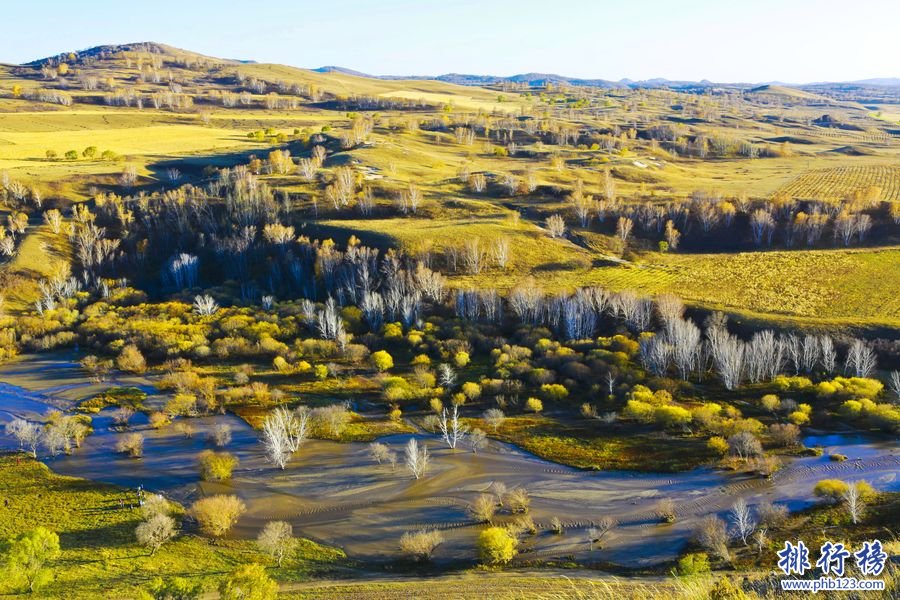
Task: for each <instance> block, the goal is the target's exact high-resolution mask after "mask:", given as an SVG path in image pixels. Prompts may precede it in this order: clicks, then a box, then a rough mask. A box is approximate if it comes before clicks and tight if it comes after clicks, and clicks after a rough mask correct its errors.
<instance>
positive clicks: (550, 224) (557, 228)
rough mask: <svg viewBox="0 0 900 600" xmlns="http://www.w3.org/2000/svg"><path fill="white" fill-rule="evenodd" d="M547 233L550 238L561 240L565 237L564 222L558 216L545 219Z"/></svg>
mask: <svg viewBox="0 0 900 600" xmlns="http://www.w3.org/2000/svg"><path fill="white" fill-rule="evenodd" d="M546 224H547V231H548V232H549V233H550V237H552V238H561V237H563V236H564V235H566V222H565V221H564V220H563V218H562V217H561V216H559V215H551V216H549V217H547V221H546Z"/></svg>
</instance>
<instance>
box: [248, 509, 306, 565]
mask: <svg viewBox="0 0 900 600" xmlns="http://www.w3.org/2000/svg"><path fill="white" fill-rule="evenodd" d="M256 543H257V544H258V545H259V548H260V550H262V551H263V552H265V553H266V554H268V555H269V556H271V557H272V558H273V559H275V561H276V563H277V564H278V567H279V568H281V563H282V562H283V561H284V559H285V557H287V556H290V555H291V554H292V553H293V552H294V550H296V548H297V539H296V538H295V537H294V529H293V527H291V524H290V523H287V522H285V521H269V522H268V523H266V526H265V527H263V530H262V531H260V532H259V535H258V536H257V538H256Z"/></svg>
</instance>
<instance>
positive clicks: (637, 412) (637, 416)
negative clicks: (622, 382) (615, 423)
mask: <svg viewBox="0 0 900 600" xmlns="http://www.w3.org/2000/svg"><path fill="white" fill-rule="evenodd" d="M654 413H655V411H654V408H653V405H652V404H650V403H649V402H642V401H640V400H629V401H628V402H626V403H625V410H623V411H622V415H623V416H625V417H626V418H629V419H634V420H635V421H638V422H639V423H652V422H653V418H654Z"/></svg>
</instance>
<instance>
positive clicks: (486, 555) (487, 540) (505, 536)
mask: <svg viewBox="0 0 900 600" xmlns="http://www.w3.org/2000/svg"><path fill="white" fill-rule="evenodd" d="M518 545H519V542H518V540H516V538H515V537H513V536H512V535H511V534H510V533H509V531H507V530H506V529H504V528H503V527H488V528H487V529H485V530H484V531H482V532H481V533H480V534H479V535H478V556H479V558H481V560H482V561H484V562H485V563H487V564H489V565H502V564H506V563H508V562H509V561H511V560H512V559H513V558H515V556H516V554H517V552H518V551H517V549H516V548H517V546H518Z"/></svg>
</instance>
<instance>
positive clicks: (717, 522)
mask: <svg viewBox="0 0 900 600" xmlns="http://www.w3.org/2000/svg"><path fill="white" fill-rule="evenodd" d="M694 537H695V539H696V540H697V543H698V544H700V545H701V546H703V547H704V548H706V549H707V550H709V551H710V552H713V553H714V554H716V555H717V556H719V557H720V558H722V559H723V560H729V558H730V554H729V553H728V530H727V529H726V527H725V522H724V521H722V519H720V518H719V517H716V516H715V515H709V516H707V517H704V518H703V520H701V521H700V524H699V525H698V526H697V529H696V531H695V532H694Z"/></svg>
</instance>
